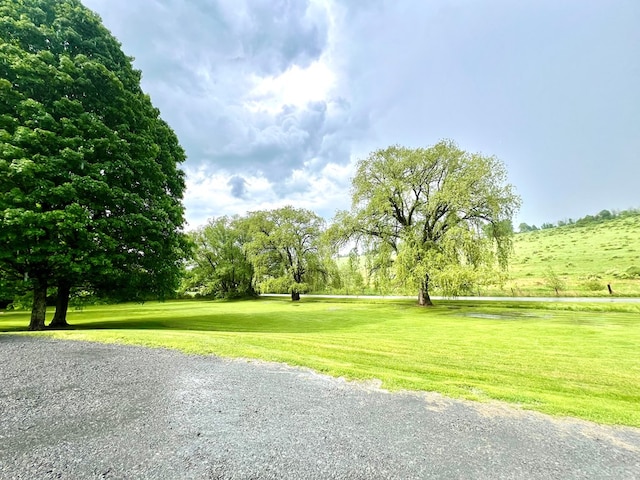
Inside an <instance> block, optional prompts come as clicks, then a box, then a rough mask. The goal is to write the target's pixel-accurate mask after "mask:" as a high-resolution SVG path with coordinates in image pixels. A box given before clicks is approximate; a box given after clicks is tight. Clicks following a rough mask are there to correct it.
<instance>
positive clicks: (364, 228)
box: [183, 141, 519, 305]
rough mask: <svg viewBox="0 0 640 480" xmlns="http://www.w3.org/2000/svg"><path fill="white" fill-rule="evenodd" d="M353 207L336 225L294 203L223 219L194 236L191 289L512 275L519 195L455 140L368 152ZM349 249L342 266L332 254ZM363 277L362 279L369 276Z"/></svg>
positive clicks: (457, 288) (392, 283)
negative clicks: (514, 221)
mask: <svg viewBox="0 0 640 480" xmlns="http://www.w3.org/2000/svg"><path fill="white" fill-rule="evenodd" d="M352 187H353V188H352V191H353V199H352V208H351V209H350V210H349V211H340V212H338V213H337V214H336V216H335V217H334V219H333V220H332V222H331V223H330V224H329V225H327V224H326V222H325V221H324V220H323V219H322V218H321V217H319V216H318V215H317V214H315V213H313V212H311V211H308V210H305V209H296V208H294V207H292V206H288V207H284V208H280V209H275V210H270V211H258V212H250V213H248V214H247V215H245V216H236V217H233V218H228V217H221V218H218V219H214V220H211V221H210V222H209V224H208V225H206V226H204V227H203V228H201V229H199V230H198V231H196V232H194V233H193V234H192V239H193V244H194V255H193V258H192V261H191V262H190V263H189V264H188V269H187V274H186V280H185V283H184V285H183V288H184V289H185V290H187V291H192V292H198V293H200V294H204V295H213V296H222V297H229V296H230V297H233V296H243V295H252V294H255V293H256V292H261V291H262V292H287V293H290V294H291V299H292V300H298V299H299V298H300V294H301V293H304V292H306V291H308V290H310V289H316V290H317V288H318V286H320V287H324V288H327V287H329V288H333V289H339V288H344V287H345V286H347V287H351V288H352V289H354V290H357V289H361V288H364V287H365V286H367V285H369V284H371V283H373V284H375V285H377V286H385V287H386V288H402V289H405V290H406V289H411V290H414V291H416V292H418V303H419V304H420V305H431V298H430V292H431V291H432V288H433V287H434V286H436V287H437V288H438V289H439V290H440V291H441V292H443V293H444V294H448V295H456V294H459V293H460V292H468V291H470V290H471V289H472V288H476V287H477V286H478V285H484V284H493V283H497V282H499V281H501V280H502V279H504V272H505V268H506V265H507V260H508V257H509V254H510V252H511V247H512V244H511V238H512V233H513V229H512V226H511V218H512V216H513V214H514V213H515V211H516V209H517V207H518V205H519V198H518V196H517V195H515V193H514V192H513V188H512V186H511V185H509V184H508V183H507V182H506V170H505V168H504V165H503V164H502V163H501V162H499V161H498V160H497V159H495V158H493V157H486V156H482V155H479V154H469V153H467V152H465V151H463V150H461V149H459V148H458V147H457V146H456V144H455V143H453V142H451V141H441V142H439V143H438V144H436V145H434V146H432V147H429V148H418V149H409V148H405V147H400V146H392V147H389V148H386V149H381V150H377V151H375V152H373V153H372V154H371V155H369V157H368V158H366V159H363V160H361V161H360V162H359V163H358V165H357V168H356V174H355V176H354V178H353V180H352ZM345 247H347V248H349V249H350V253H349V255H348V257H347V261H346V262H342V265H341V266H339V265H338V264H337V262H336V255H337V254H338V253H339V252H340V250H341V249H344V248H345ZM365 278H366V281H365Z"/></svg>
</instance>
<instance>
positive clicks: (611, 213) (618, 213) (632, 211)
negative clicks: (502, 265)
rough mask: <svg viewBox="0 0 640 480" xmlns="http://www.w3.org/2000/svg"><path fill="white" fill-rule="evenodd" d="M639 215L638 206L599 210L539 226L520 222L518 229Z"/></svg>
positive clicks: (591, 223)
mask: <svg viewBox="0 0 640 480" xmlns="http://www.w3.org/2000/svg"><path fill="white" fill-rule="evenodd" d="M636 215H640V208H629V209H626V210H606V209H605V210H601V211H600V212H599V213H597V214H595V215H585V216H584V217H581V218H578V219H577V220H574V219H572V218H568V219H565V220H558V221H557V222H556V223H555V224H553V223H549V222H545V223H543V224H542V225H541V226H540V228H538V227H537V226H535V225H528V224H527V223H524V222H523V223H521V224H520V225H519V226H518V231H519V232H520V233H526V232H535V231H537V230H547V229H549V228H555V227H567V226H573V225H575V226H583V225H593V224H597V223H602V222H606V221H608V220H613V219H614V218H619V217H620V218H624V217H632V216H636Z"/></svg>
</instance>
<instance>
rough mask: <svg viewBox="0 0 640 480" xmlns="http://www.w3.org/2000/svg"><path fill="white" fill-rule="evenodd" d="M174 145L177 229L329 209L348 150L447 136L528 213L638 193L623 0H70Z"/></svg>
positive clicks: (583, 211)
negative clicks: (76, 0)
mask: <svg viewBox="0 0 640 480" xmlns="http://www.w3.org/2000/svg"><path fill="white" fill-rule="evenodd" d="M83 3H84V4H85V5H86V6H88V7H89V8H91V9H92V10H94V11H95V12H97V13H98V14H99V15H100V16H101V17H102V19H103V22H104V24H105V25H106V27H107V28H108V29H109V30H111V32H112V33H113V34H114V35H115V36H116V37H117V38H118V39H119V40H120V42H121V43H122V47H123V50H124V51H125V53H127V54H128V55H130V56H133V57H135V62H134V66H135V67H136V68H138V69H140V70H141V71H142V74H143V81H142V86H143V89H144V90H145V91H146V92H147V93H149V94H150V95H151V98H152V101H153V103H154V104H155V105H156V106H157V107H158V108H159V109H160V111H161V112H162V116H163V118H164V119H165V120H166V121H167V122H168V123H169V124H170V125H171V126H172V128H173V129H174V130H175V132H176V133H177V135H178V137H179V139H180V142H181V144H182V145H183V147H184V148H185V150H186V152H187V156H188V160H187V162H186V163H185V164H184V165H183V168H184V170H185V171H186V172H187V192H186V195H185V206H186V214H187V219H188V221H189V227H190V228H195V227H197V226H198V225H202V224H203V223H205V222H206V220H207V219H208V218H211V217H217V216H220V215H227V214H235V213H239V214H243V213H245V212H246V211H250V210H256V209H263V208H275V207H279V206H282V205H286V204H291V205H294V206H296V207H304V208H309V209H312V210H314V211H316V212H318V213H320V214H321V215H323V216H325V217H326V218H328V219H329V218H331V217H332V216H333V214H334V212H335V211H336V210H337V209H348V208H349V206H350V196H349V188H350V176H351V174H352V169H353V165H354V163H355V161H357V160H358V159H361V158H364V157H366V156H367V154H368V153H369V152H371V151H373V150H376V149H378V148H384V147H387V146H389V145H392V144H401V145H405V146H408V147H425V146H429V145H432V144H434V143H436V142H437V141H438V140H440V139H443V138H449V139H452V140H454V141H456V142H457V143H458V145H459V146H460V147H461V148H463V149H465V150H468V151H470V152H482V153H483V154H486V155H495V156H496V157H498V158H499V159H500V160H502V161H503V162H504V163H505V164H506V165H507V169H508V171H509V178H510V182H511V183H512V184H514V185H515V187H516V189H517V191H518V193H519V194H520V195H521V196H522V201H523V204H522V208H521V211H520V213H519V215H518V217H517V218H516V225H518V223H519V222H521V221H522V222H527V223H529V224H537V225H540V224H541V223H543V222H555V221H557V220H563V219H566V218H578V217H581V216H584V215H587V214H594V213H597V212H599V211H600V210H602V209H605V208H607V209H625V208H629V207H639V206H640V194H639V193H638V192H639V191H640V188H639V186H640V87H638V85H640V55H639V54H638V52H640V28H638V25H639V24H640V2H638V1H637V0H563V1H557V0H530V1H527V0H522V1H517V2H514V1H511V0H483V1H480V0H478V1H473V0H466V1H464V0H458V1H454V0H448V1H431V2H425V1H420V0H415V1H409V0H406V1H403V0H395V1H394V0H389V1H386V0H371V1H367V2H365V1H355V0H354V1H351V2H348V1H337V0H190V1H184V0H145V1H134V0H83Z"/></svg>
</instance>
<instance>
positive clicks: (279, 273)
mask: <svg viewBox="0 0 640 480" xmlns="http://www.w3.org/2000/svg"><path fill="white" fill-rule="evenodd" d="M243 222H244V228H245V229H246V231H247V232H248V235H249V238H250V241H249V242H248V243H247V245H246V248H247V252H248V254H249V258H250V260H251V263H252V264H253V267H254V270H255V278H256V281H257V285H258V287H259V289H260V290H261V291H263V292H264V291H266V292H274V293H285V292H288V293H291V295H292V299H294V300H297V299H298V298H299V295H300V293H304V292H307V291H308V290H309V287H310V282H311V281H312V279H313V278H314V277H317V275H326V274H327V269H326V266H327V262H328V261H329V259H330V255H329V254H330V252H329V251H328V250H327V248H326V246H325V244H324V243H323V241H322V234H323V232H324V229H325V223H324V220H323V219H322V218H321V217H319V216H318V215H316V214H315V213H313V212H311V211H309V210H305V209H296V208H293V207H291V206H287V207H283V208H279V209H276V210H263V211H257V212H251V213H249V214H248V215H247V217H246V218H245V219H244V220H243Z"/></svg>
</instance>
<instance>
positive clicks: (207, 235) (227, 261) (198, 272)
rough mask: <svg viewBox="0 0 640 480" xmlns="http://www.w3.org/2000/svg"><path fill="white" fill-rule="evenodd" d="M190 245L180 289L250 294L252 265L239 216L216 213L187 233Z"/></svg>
mask: <svg viewBox="0 0 640 480" xmlns="http://www.w3.org/2000/svg"><path fill="white" fill-rule="evenodd" d="M190 236H191V239H192V241H193V245H194V249H193V256H192V260H191V262H190V263H191V264H190V265H189V271H188V274H187V277H186V279H185V282H184V283H185V284H184V286H183V289H184V290H186V291H192V292H196V293H198V294H200V295H205V296H214V297H221V298H234V297H243V296H252V295H254V294H255V288H254V268H253V265H252V264H251V261H250V259H249V256H248V254H247V251H246V250H247V249H246V245H247V243H248V242H249V235H248V232H247V229H246V228H244V224H243V222H242V219H241V218H240V217H233V218H229V217H220V218H217V219H212V220H210V221H209V223H208V224H207V225H205V226H204V227H202V228H199V229H198V230H196V231H194V232H192V233H191V234H190Z"/></svg>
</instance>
